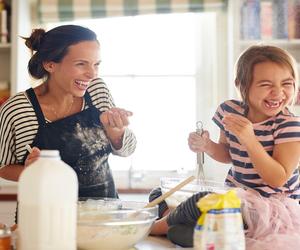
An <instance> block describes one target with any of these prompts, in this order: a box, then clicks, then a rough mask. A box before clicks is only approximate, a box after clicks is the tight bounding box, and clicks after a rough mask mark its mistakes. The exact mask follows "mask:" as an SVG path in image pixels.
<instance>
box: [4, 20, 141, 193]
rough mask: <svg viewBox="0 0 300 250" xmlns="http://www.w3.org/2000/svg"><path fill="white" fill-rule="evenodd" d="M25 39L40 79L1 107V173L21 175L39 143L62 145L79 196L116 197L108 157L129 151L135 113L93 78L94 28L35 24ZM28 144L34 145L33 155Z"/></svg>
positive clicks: (96, 60)
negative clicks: (119, 105) (117, 102)
mask: <svg viewBox="0 0 300 250" xmlns="http://www.w3.org/2000/svg"><path fill="white" fill-rule="evenodd" d="M25 44H26V46H27V47H28V48H29V49H31V51H32V52H34V53H33V56H32V57H31V59H30V61H29V63H28V70H29V73H30V75H31V76H32V77H33V78H35V79H38V80H42V82H43V83H42V84H40V85H39V86H38V87H36V88H30V89H28V90H27V91H26V92H21V93H18V94H17V95H15V96H14V97H12V98H11V99H10V100H9V101H7V102H6V103H5V104H4V105H3V106H2V107H1V110H0V166H1V169H0V177H3V178H5V179H8V180H13V181H17V180H18V178H19V176H20V174H21V173H22V171H23V170H24V168H26V167H28V166H29V165H30V164H31V163H32V162H34V161H35V160H36V159H37V158H38V157H39V153H40V149H57V150H59V151H60V155H61V158H62V160H63V161H65V162H66V163H67V164H69V165H70V166H71V167H72V168H73V169H74V170H75V171H76V173H77V176H78V181H79V196H80V197H92V196H93V197H117V193H116V190H115V185H114V181H113V177H112V174H111V171H110V168H109V165H108V156H109V154H110V153H113V154H116V155H119V156H128V155H130V154H131V153H133V151H134V149H135V146H136V140H135V136H134V135H133V133H132V132H131V131H130V130H129V129H128V128H127V126H128V124H129V120H128V117H129V116H131V115H132V113H131V112H129V111H126V110H124V109H121V108H116V107H115V105H114V102H113V100H112V97H111V95H110V92H109V90H108V89H107V87H106V85H105V83H104V82H103V81H102V80H101V79H99V78H96V77H97V74H98V67H99V64H100V57H99V50H100V45H99V42H98V40H97V37H96V34H95V33H94V32H93V31H91V30H89V29H87V28H84V27H81V26H77V25H63V26H59V27H56V28H54V29H52V30H49V31H48V32H45V31H44V30H43V29H36V30H33V32H32V34H31V36H30V37H28V38H25ZM27 144H29V145H31V147H33V150H32V152H31V153H30V154H28V153H27V151H26V149H25V146H26V145H27Z"/></svg>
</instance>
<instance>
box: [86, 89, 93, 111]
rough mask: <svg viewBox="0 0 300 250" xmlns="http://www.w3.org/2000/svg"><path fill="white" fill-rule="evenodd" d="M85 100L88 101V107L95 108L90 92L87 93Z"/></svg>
mask: <svg viewBox="0 0 300 250" xmlns="http://www.w3.org/2000/svg"><path fill="white" fill-rule="evenodd" d="M84 100H85V101H86V104H87V105H88V107H90V108H91V107H93V106H94V105H93V102H92V98H91V96H90V94H89V92H88V91H85V94H84Z"/></svg>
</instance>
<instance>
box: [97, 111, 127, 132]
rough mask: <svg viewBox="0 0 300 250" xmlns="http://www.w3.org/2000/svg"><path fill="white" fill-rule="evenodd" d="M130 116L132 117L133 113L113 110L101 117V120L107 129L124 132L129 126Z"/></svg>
mask: <svg viewBox="0 0 300 250" xmlns="http://www.w3.org/2000/svg"><path fill="white" fill-rule="evenodd" d="M129 116H132V112H130V111H127V110H125V109H121V108H111V109H109V110H107V111H105V112H103V113H102V114H101V115H100V120H101V123H102V124H103V126H104V128H105V129H114V130H124V129H125V128H126V127H127V126H128V125H129V119H128V117H129Z"/></svg>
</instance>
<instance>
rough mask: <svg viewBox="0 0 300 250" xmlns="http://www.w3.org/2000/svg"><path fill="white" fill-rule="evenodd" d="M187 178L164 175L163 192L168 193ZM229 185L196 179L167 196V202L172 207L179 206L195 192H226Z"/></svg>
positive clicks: (162, 180)
mask: <svg viewBox="0 0 300 250" xmlns="http://www.w3.org/2000/svg"><path fill="white" fill-rule="evenodd" d="M184 179H185V178H179V177H178V178H173V177H162V178H161V179H160V187H161V191H162V193H163V194H164V193H166V192H167V191H169V190H170V189H171V188H173V187H175V186H176V185H178V184H179V183H180V182H182V181H183V180H184ZM227 189H228V187H226V186H225V185H224V183H221V182H215V181H209V180H205V181H204V182H199V181H197V180H194V181H192V182H190V183H189V184H187V185H185V186H184V187H183V188H182V189H180V190H179V191H176V192H175V193H174V194H172V195H171V196H169V197H168V198H166V200H165V201H166V202H167V204H168V206H169V207H170V208H175V207H177V206H178V205H179V204H180V203H181V202H183V201H185V200H186V199H188V198H189V197H191V196H192V195H193V194H195V193H197V192H201V191H208V192H215V193H224V192H226V190H227Z"/></svg>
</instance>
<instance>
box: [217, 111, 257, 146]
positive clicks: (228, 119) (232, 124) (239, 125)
mask: <svg viewBox="0 0 300 250" xmlns="http://www.w3.org/2000/svg"><path fill="white" fill-rule="evenodd" d="M223 122H224V125H225V126H224V127H225V129H227V130H228V131H229V132H231V133H232V134H234V135H235V136H236V137H237V138H238V140H239V142H240V143H241V144H243V145H245V146H246V145H247V144H249V145H251V143H250V142H251V141H252V140H251V139H255V134H254V130H253V125H252V123H251V122H250V121H249V120H248V119H247V118H245V117H243V116H241V115H237V114H232V113H231V114H228V115H225V116H224V118H223Z"/></svg>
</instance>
